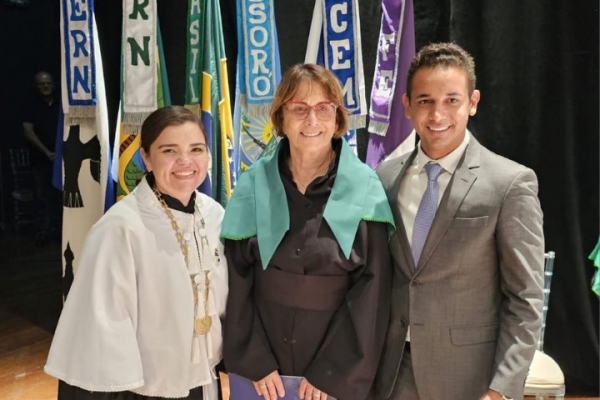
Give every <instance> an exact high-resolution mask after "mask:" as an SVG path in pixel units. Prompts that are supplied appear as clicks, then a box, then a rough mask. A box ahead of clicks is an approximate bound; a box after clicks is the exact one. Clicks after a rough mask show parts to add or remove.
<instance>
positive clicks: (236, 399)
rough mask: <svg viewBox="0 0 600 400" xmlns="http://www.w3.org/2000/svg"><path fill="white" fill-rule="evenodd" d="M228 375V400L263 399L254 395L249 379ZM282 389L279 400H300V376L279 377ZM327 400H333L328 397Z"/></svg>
mask: <svg viewBox="0 0 600 400" xmlns="http://www.w3.org/2000/svg"><path fill="white" fill-rule="evenodd" d="M228 375H229V400H264V397H262V396H259V395H257V394H256V390H254V385H253V384H252V381H251V380H250V379H246V378H244V377H241V376H239V375H236V374H232V373H230V374H228ZM281 380H282V381H283V387H284V388H285V397H282V398H281V399H280V400H300V397H298V389H300V382H301V381H302V377H301V376H285V375H282V376H281ZM278 400H279V399H278ZM327 400H335V399H334V398H333V397H331V396H328V397H327Z"/></svg>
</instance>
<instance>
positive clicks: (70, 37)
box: [62, 0, 97, 106]
mask: <svg viewBox="0 0 600 400" xmlns="http://www.w3.org/2000/svg"><path fill="white" fill-rule="evenodd" d="M62 9H63V41H64V44H65V65H66V68H65V69H66V75H67V92H68V100H69V105H72V106H93V105H96V102H97V100H96V57H95V53H94V51H95V49H94V46H95V45H94V41H93V40H92V39H93V35H92V32H93V29H94V28H93V20H94V19H93V10H94V0H88V1H87V4H86V3H85V2H78V3H75V2H73V1H72V0H63V7H62ZM81 28H85V29H86V30H87V32H86V31H84V30H83V29H81Z"/></svg>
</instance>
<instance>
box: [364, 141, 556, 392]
mask: <svg viewBox="0 0 600 400" xmlns="http://www.w3.org/2000/svg"><path fill="white" fill-rule="evenodd" d="M415 155H416V150H415V151H414V152H413V153H412V154H410V155H406V156H404V157H401V158H399V159H395V160H390V161H387V162H384V163H383V164H381V166H380V167H379V169H378V170H377V173H378V175H379V177H380V178H381V181H382V183H383V185H384V187H385V190H386V192H387V196H388V199H389V201H390V203H391V205H392V210H393V211H394V214H395V215H394V216H395V219H396V223H397V231H396V234H395V235H394V236H393V237H392V238H391V241H390V247H391V252H392V255H393V258H394V277H393V289H392V315H391V321H390V328H389V331H388V337H387V339H386V343H385V348H384V352H383V356H382V359H381V362H380V368H379V371H378V375H377V377H376V379H375V393H376V395H377V396H378V397H379V398H384V399H387V398H389V396H390V393H391V392H392V389H393V387H394V383H395V381H396V378H397V373H398V368H399V366H400V361H401V359H402V352H403V349H404V341H405V338H406V332H407V328H408V326H409V324H410V328H411V332H410V339H411V354H412V366H413V372H414V375H415V381H416V386H417V390H418V393H419V397H420V399H421V400H439V399H461V400H462V399H464V400H477V399H479V397H480V396H482V395H483V394H484V393H485V391H486V390H487V389H488V388H491V389H494V390H496V391H498V392H500V393H501V394H503V395H505V396H507V397H512V398H515V399H520V398H522V397H523V386H524V382H525V378H526V374H527V371H528V369H529V365H530V363H531V360H532V358H533V353H534V351H535V346H536V342H537V339H538V336H539V331H540V327H541V312H542V303H543V291H542V286H543V268H544V267H543V264H544V236H543V231H542V211H541V208H540V204H539V200H538V197H537V189H538V188H537V186H538V185H537V178H536V176H535V173H534V172H533V171H532V170H531V169H528V168H526V167H524V166H522V165H519V164H517V163H515V162H512V161H510V160H508V159H506V158H503V157H501V156H499V155H497V154H494V153H492V152H491V151H489V150H487V149H486V148H484V147H483V146H482V145H481V144H479V142H477V140H475V138H474V137H471V140H470V142H469V144H468V146H467V149H466V151H465V154H464V155H463V157H462V159H461V161H460V162H459V164H458V167H457V169H456V171H455V173H454V175H453V176H452V178H451V180H450V182H449V184H448V187H447V189H446V191H445V193H444V195H443V197H442V200H441V202H440V205H439V208H438V210H437V213H436V216H435V219H434V221H433V224H432V227H431V230H430V231H429V236H428V238H427V241H426V243H425V247H424V249H423V252H422V255H421V258H420V261H419V265H417V267H416V269H415V266H414V265H413V260H412V255H411V250H410V246H409V243H408V239H407V237H406V231H405V229H404V224H403V221H402V217H401V215H400V211H399V206H398V201H397V198H398V189H399V185H400V179H401V178H402V176H403V175H404V172H405V171H406V168H407V166H408V165H410V163H411V162H412V161H413V159H414V157H415Z"/></svg>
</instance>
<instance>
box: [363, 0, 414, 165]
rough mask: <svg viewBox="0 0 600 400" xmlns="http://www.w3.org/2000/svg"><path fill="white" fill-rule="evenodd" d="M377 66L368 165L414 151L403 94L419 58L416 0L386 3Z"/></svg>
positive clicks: (370, 117)
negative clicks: (409, 74)
mask: <svg viewBox="0 0 600 400" xmlns="http://www.w3.org/2000/svg"><path fill="white" fill-rule="evenodd" d="M382 13H383V15H382V18H381V31H380V34H379V47H378V50H377V63H376V65H375V76H374V78H373V88H372V90H371V109H370V112H369V120H370V122H369V132H370V133H371V135H370V136H369V144H368V147H367V164H369V165H370V166H371V167H372V168H376V167H377V166H378V165H379V164H380V163H381V162H382V161H383V160H384V159H385V158H386V157H388V156H390V155H391V154H393V156H399V155H402V154H404V153H406V152H409V151H412V149H413V148H414V146H415V133H414V132H413V125H412V122H411V121H410V120H409V119H407V118H406V117H405V114H404V105H403V104H402V95H403V94H404V93H405V92H406V77H407V75H408V68H409V66H410V62H411V60H412V58H413V57H414V55H415V27H414V17H413V0H383V2H382Z"/></svg>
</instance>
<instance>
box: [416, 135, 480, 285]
mask: <svg viewBox="0 0 600 400" xmlns="http://www.w3.org/2000/svg"><path fill="white" fill-rule="evenodd" d="M480 153H481V145H480V144H479V142H477V140H475V138H474V137H473V135H471V138H470V140H469V144H468V145H467V148H466V149H465V154H464V155H463V157H462V159H461V160H460V162H459V163H458V166H457V167H456V170H455V171H454V174H453V175H452V178H451V179H450V182H448V187H447V188H446V191H445V192H444V196H443V197H442V200H441V202H440V205H439V207H438V209H437V212H436V214H435V219H434V220H433V223H432V225H431V229H430V230H429V235H428V236H427V241H426V242H425V246H424V247H423V252H422V253H421V258H420V259H419V265H418V268H417V271H416V274H418V273H419V272H421V270H423V268H424V267H425V265H427V261H429V258H430V257H431V254H432V253H433V251H434V250H435V248H436V247H437V246H438V244H439V243H440V240H442V238H443V237H444V234H445V233H446V230H447V229H448V226H450V223H451V222H452V220H453V219H454V216H455V215H456V212H457V211H458V209H459V207H460V205H461V204H462V202H463V200H464V198H465V196H466V195H467V193H469V190H470V189H471V186H473V183H474V182H475V180H476V179H477V174H476V173H475V171H474V170H475V169H476V168H479V164H480V162H479V161H480V160H479V159H480Z"/></svg>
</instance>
